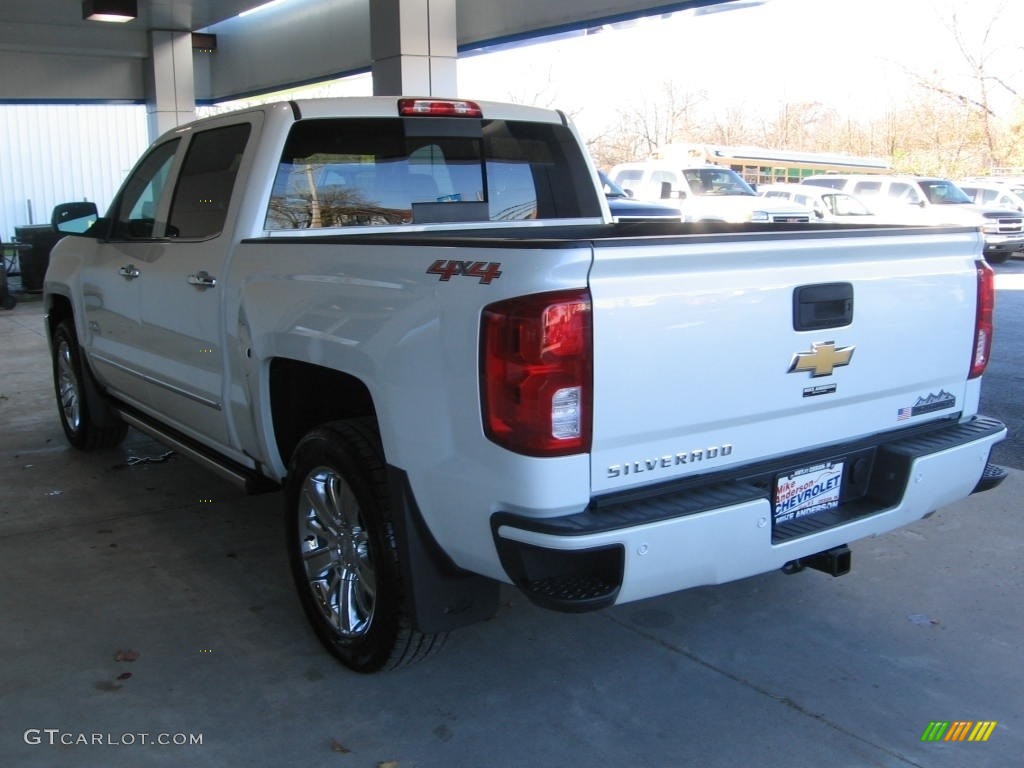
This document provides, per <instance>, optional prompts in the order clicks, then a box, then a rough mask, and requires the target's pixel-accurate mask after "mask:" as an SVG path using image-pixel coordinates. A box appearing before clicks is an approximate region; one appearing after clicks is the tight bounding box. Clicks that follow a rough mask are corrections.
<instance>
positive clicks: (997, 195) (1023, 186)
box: [956, 177, 1024, 211]
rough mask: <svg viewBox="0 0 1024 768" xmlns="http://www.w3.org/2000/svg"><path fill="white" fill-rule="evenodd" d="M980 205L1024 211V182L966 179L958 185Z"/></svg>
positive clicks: (997, 179)
mask: <svg viewBox="0 0 1024 768" xmlns="http://www.w3.org/2000/svg"><path fill="white" fill-rule="evenodd" d="M956 185H957V186H958V187H960V189H962V190H963V191H964V192H965V193H966V194H967V196H968V197H970V198H971V199H972V200H973V201H974V202H975V203H976V204H978V205H994V206H995V207H997V208H1013V209H1015V210H1018V211H1024V182H1022V181H1019V180H1008V179H1000V178H998V177H996V178H987V179H964V180H963V181H958V182H957V183H956Z"/></svg>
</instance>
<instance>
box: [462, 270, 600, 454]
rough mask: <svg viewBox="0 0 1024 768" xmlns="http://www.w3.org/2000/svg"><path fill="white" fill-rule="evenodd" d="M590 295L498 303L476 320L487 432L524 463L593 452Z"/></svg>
mask: <svg viewBox="0 0 1024 768" xmlns="http://www.w3.org/2000/svg"><path fill="white" fill-rule="evenodd" d="M591 337H592V333H591V309H590V293H589V291H586V290H582V291H558V292H554V293H539V294H534V295H532V296H522V297H519V298H515V299H508V300H507V301H499V302H497V303H496V304H490V305H488V306H487V307H485V308H484V311H483V315H482V317H481V321H480V395H481V409H482V414H483V425H484V433H485V434H486V435H487V437H488V438H490V439H491V440H493V441H494V442H495V443H497V444H498V445H501V446H503V447H505V448H508V449H509V450H511V451H515V452H516V453H522V454H525V455H527V456H567V455H569V454H573V453H585V452H587V451H589V450H590V429H591V403H592V396H591V390H592V387H591V380H592V363H591Z"/></svg>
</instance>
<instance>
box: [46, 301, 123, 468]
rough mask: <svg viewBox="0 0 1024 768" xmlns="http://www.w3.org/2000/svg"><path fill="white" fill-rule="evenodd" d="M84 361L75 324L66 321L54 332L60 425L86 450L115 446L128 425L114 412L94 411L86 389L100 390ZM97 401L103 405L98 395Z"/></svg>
mask: <svg viewBox="0 0 1024 768" xmlns="http://www.w3.org/2000/svg"><path fill="white" fill-rule="evenodd" d="M91 376H92V374H91V373H90V371H89V369H88V367H87V366H85V365H84V363H83V361H82V352H81V349H79V346H78V336H77V335H76V334H75V326H74V323H73V322H72V321H71V320H70V319H67V320H62V321H61V322H60V323H58V324H57V328H56V329H55V330H54V332H53V386H54V391H55V393H56V395H57V413H58V414H59V415H60V425H61V427H63V428H64V434H65V436H66V437H67V439H68V442H69V443H71V445H72V446H74V447H75V448H78V449H80V450H83V451H99V450H104V449H107V448H113V447H114V446H116V445H118V444H119V443H120V442H121V441H122V440H124V436H125V435H126V434H128V425H127V424H125V423H124V422H123V421H120V420H119V419H118V418H117V417H116V416H115V415H114V414H113V413H110V412H105V413H103V414H96V413H93V410H92V405H91V404H90V398H89V397H88V395H87V394H86V388H87V387H91V388H92V389H93V391H95V389H96V385H95V383H94V382H93V381H92V379H91ZM92 402H93V403H95V404H96V405H97V407H103V403H102V401H100V400H99V398H98V397H96V398H94V399H93V401H92ZM98 416H99V417H102V418H97V417H98Z"/></svg>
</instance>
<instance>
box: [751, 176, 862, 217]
mask: <svg viewBox="0 0 1024 768" xmlns="http://www.w3.org/2000/svg"><path fill="white" fill-rule="evenodd" d="M757 194H759V195H761V196H762V197H767V198H769V199H782V200H789V201H791V202H793V203H796V204H797V205H801V206H803V207H804V208H809V209H810V210H811V213H813V214H814V218H813V219H812V221H824V222H829V223H843V224H874V223H876V221H875V219H876V217H875V214H874V212H872V211H871V209H869V208H868V206H867V205H865V204H864V201H863V200H861V199H860V198H859V197H855V196H854V195H851V194H849V193H847V192H842V191H840V190H838V189H831V188H829V187H814V186H811V185H809V184H760V185H758V188H757Z"/></svg>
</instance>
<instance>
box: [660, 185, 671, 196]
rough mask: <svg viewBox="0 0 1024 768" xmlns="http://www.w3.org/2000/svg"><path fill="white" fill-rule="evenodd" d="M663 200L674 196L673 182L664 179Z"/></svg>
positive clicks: (662, 187)
mask: <svg viewBox="0 0 1024 768" xmlns="http://www.w3.org/2000/svg"><path fill="white" fill-rule="evenodd" d="M660 197H661V199H662V200H668V199H669V198H670V197H672V182H670V181H663V182H661V195H660Z"/></svg>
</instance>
